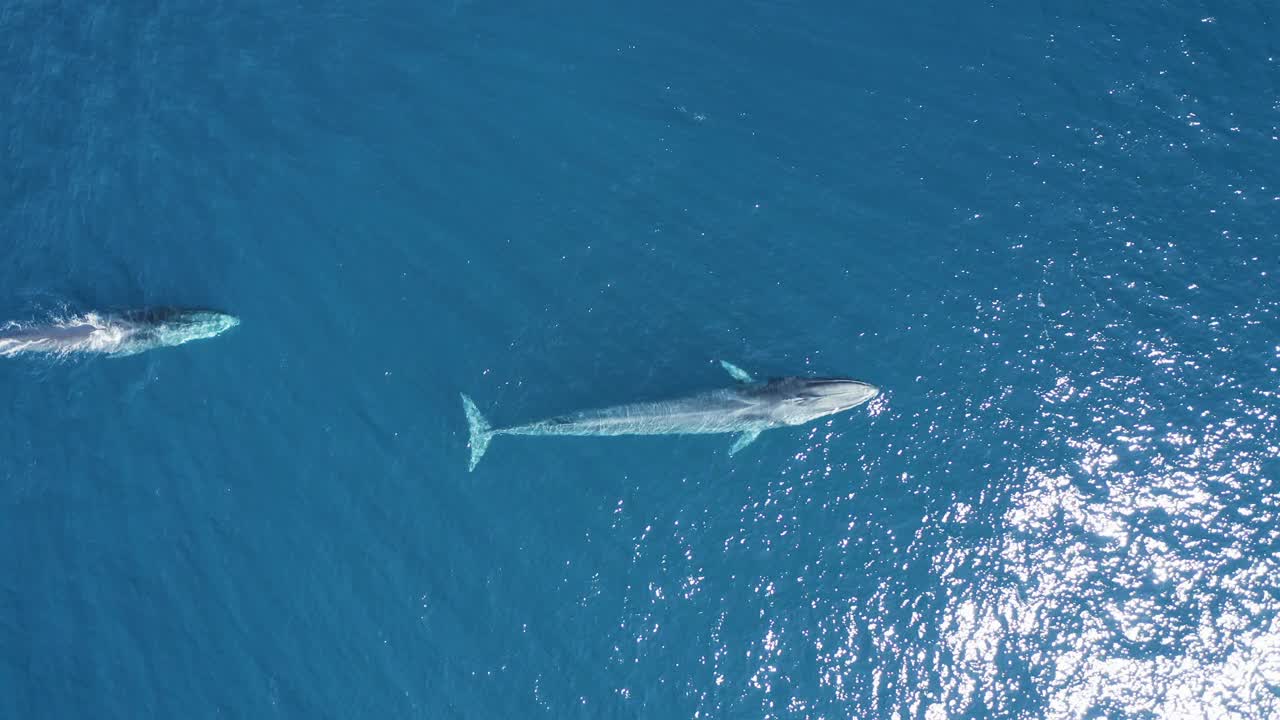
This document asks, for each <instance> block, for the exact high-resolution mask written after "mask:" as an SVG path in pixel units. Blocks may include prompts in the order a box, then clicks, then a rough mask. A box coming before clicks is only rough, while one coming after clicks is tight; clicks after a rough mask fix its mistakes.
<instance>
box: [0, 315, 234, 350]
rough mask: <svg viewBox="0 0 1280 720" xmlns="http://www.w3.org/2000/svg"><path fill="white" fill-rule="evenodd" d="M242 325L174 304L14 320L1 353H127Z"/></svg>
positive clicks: (0, 329)
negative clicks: (51, 318) (173, 306)
mask: <svg viewBox="0 0 1280 720" xmlns="http://www.w3.org/2000/svg"><path fill="white" fill-rule="evenodd" d="M239 324H240V320H239V319H238V318H236V317H234V316H232V315H227V314H226V313H221V312H216V311H212V310H183V309H171V308H153V309H148V310H130V311H127V312H119V313H85V314H83V315H76V316H73V317H68V318H65V319H60V320H54V321H51V322H45V323H38V324H22V323H9V324H8V325H0V357H15V356H18V355H27V354H44V355H57V356H65V355H77V354H97V355H107V356H110V357H123V356H125V355H135V354H137V353H140V352H145V351H147V350H152V349H154V348H161V347H173V346H174V345H182V344H183V343H188V342H191V341H193V340H204V339H206V338H212V337H217V336H218V335H221V334H222V333H224V332H226V331H228V330H230V329H231V328H233V327H235V326H237V325H239Z"/></svg>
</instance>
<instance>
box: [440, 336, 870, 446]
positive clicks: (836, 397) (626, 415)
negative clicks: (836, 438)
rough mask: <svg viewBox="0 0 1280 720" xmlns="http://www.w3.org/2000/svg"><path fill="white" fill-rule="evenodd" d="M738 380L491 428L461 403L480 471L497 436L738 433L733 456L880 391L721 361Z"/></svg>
mask: <svg viewBox="0 0 1280 720" xmlns="http://www.w3.org/2000/svg"><path fill="white" fill-rule="evenodd" d="M720 364H721V365H723V366H724V368H725V370H727V371H728V372H729V374H730V375H732V376H733V378H734V379H735V380H737V381H738V384H737V385H736V386H734V387H729V388H723V389H720V390H712V391H709V392H704V393H699V394H697V395H692V396H690V397H686V398H679V399H675V400H666V401H660V402H648V403H636V404H632V405H619V406H616V407H610V408H603V409H599V410H583V411H579V412H576V413H572V414H569V415H562V416H559V417H553V418H548V419H546V420H538V421H536V422H531V423H527V424H524V425H509V426H506V427H497V428H495V427H492V426H491V425H490V424H489V422H488V421H487V420H485V418H484V416H483V415H481V414H480V410H479V408H477V407H476V404H475V403H474V402H472V400H471V398H469V397H467V396H466V395H463V396H462V406H463V409H464V411H465V412H466V415H467V424H468V426H469V429H470V433H471V439H470V447H471V464H470V467H469V469H471V470H475V469H476V465H477V464H478V463H479V462H480V458H482V457H484V453H485V450H487V449H488V448H489V442H490V441H491V440H492V439H493V437H494V436H495V435H690V434H711V433H736V434H737V435H738V439H737V440H736V441H735V442H734V444H733V446H732V447H731V448H729V454H730V455H733V454H735V453H737V452H738V451H739V450H741V449H742V448H744V447H746V446H748V445H750V444H751V443H752V441H754V440H755V439H756V438H757V437H758V436H759V435H760V433H761V432H762V431H764V430H768V429H769V428H777V427H786V426H789V425H803V424H805V423H807V422H811V421H813V420H816V419H818V418H821V417H826V416H828V415H834V414H836V413H841V412H844V411H846V410H851V409H853V408H855V407H857V406H859V405H861V404H863V403H865V402H867V401H868V400H871V399H872V398H874V397H875V396H876V395H879V394H880V390H879V389H878V388H876V387H875V386H873V385H868V384H867V383H864V382H859V381H857V380H850V379H848V378H802V377H788V378H777V379H771V380H768V381H766V382H756V381H755V380H754V379H753V378H752V377H751V375H750V374H748V373H747V372H746V371H745V370H742V369H741V368H739V367H737V366H735V365H731V364H729V363H727V362H724V361H721V362H720Z"/></svg>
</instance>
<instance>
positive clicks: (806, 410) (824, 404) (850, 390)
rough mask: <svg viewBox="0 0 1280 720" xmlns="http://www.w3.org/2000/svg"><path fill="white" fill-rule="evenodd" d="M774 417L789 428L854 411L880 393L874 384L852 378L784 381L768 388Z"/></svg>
mask: <svg viewBox="0 0 1280 720" xmlns="http://www.w3.org/2000/svg"><path fill="white" fill-rule="evenodd" d="M766 391H767V392H768V394H769V396H770V399H771V400H772V401H773V408H772V415H773V417H774V419H775V420H777V421H779V422H781V423H784V424H786V425H804V424H805V423H808V422H812V421H814V420H817V419H818V418H823V417H827V416H828V415H835V414H837V413H842V412H845V411H846V410H852V409H853V408H856V407H858V406H859V405H862V404H863V403H865V402H868V401H869V400H871V399H873V398H875V397H876V396H877V395H879V394H880V389H879V388H877V387H876V386H874V385H868V384H867V383H864V382H861V381H858V380H851V379H849V378H784V379H782V380H775V381H772V382H770V383H769V384H768V386H766Z"/></svg>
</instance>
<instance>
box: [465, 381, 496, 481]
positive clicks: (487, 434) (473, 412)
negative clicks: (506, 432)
mask: <svg viewBox="0 0 1280 720" xmlns="http://www.w3.org/2000/svg"><path fill="white" fill-rule="evenodd" d="M462 409H463V410H465V411H466V413H467V427H468V428H469V429H470V431H471V437H470V440H469V441H468V442H467V445H468V446H470V448H471V464H470V465H469V466H468V467H467V471H468V472H470V471H472V470H475V469H476V465H479V464H480V458H482V457H484V451H485V450H488V449H489V441H490V440H492V439H493V428H492V427H491V426H490V425H489V421H488V420H485V419H484V415H481V414H480V408H478V407H476V404H475V403H474V402H472V401H471V398H469V397H467V396H466V395H463V396H462Z"/></svg>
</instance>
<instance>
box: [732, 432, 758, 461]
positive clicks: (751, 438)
mask: <svg viewBox="0 0 1280 720" xmlns="http://www.w3.org/2000/svg"><path fill="white" fill-rule="evenodd" d="M758 437H760V431H759V430H743V431H742V434H741V435H739V436H738V439H737V440H735V441H734V443H733V447H731V448H729V455H730V456H731V457H732V456H733V455H737V454H738V451H739V450H741V449H742V448H744V447H746V446H748V445H750V444H751V443H753V442H755V441H756V438H758Z"/></svg>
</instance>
